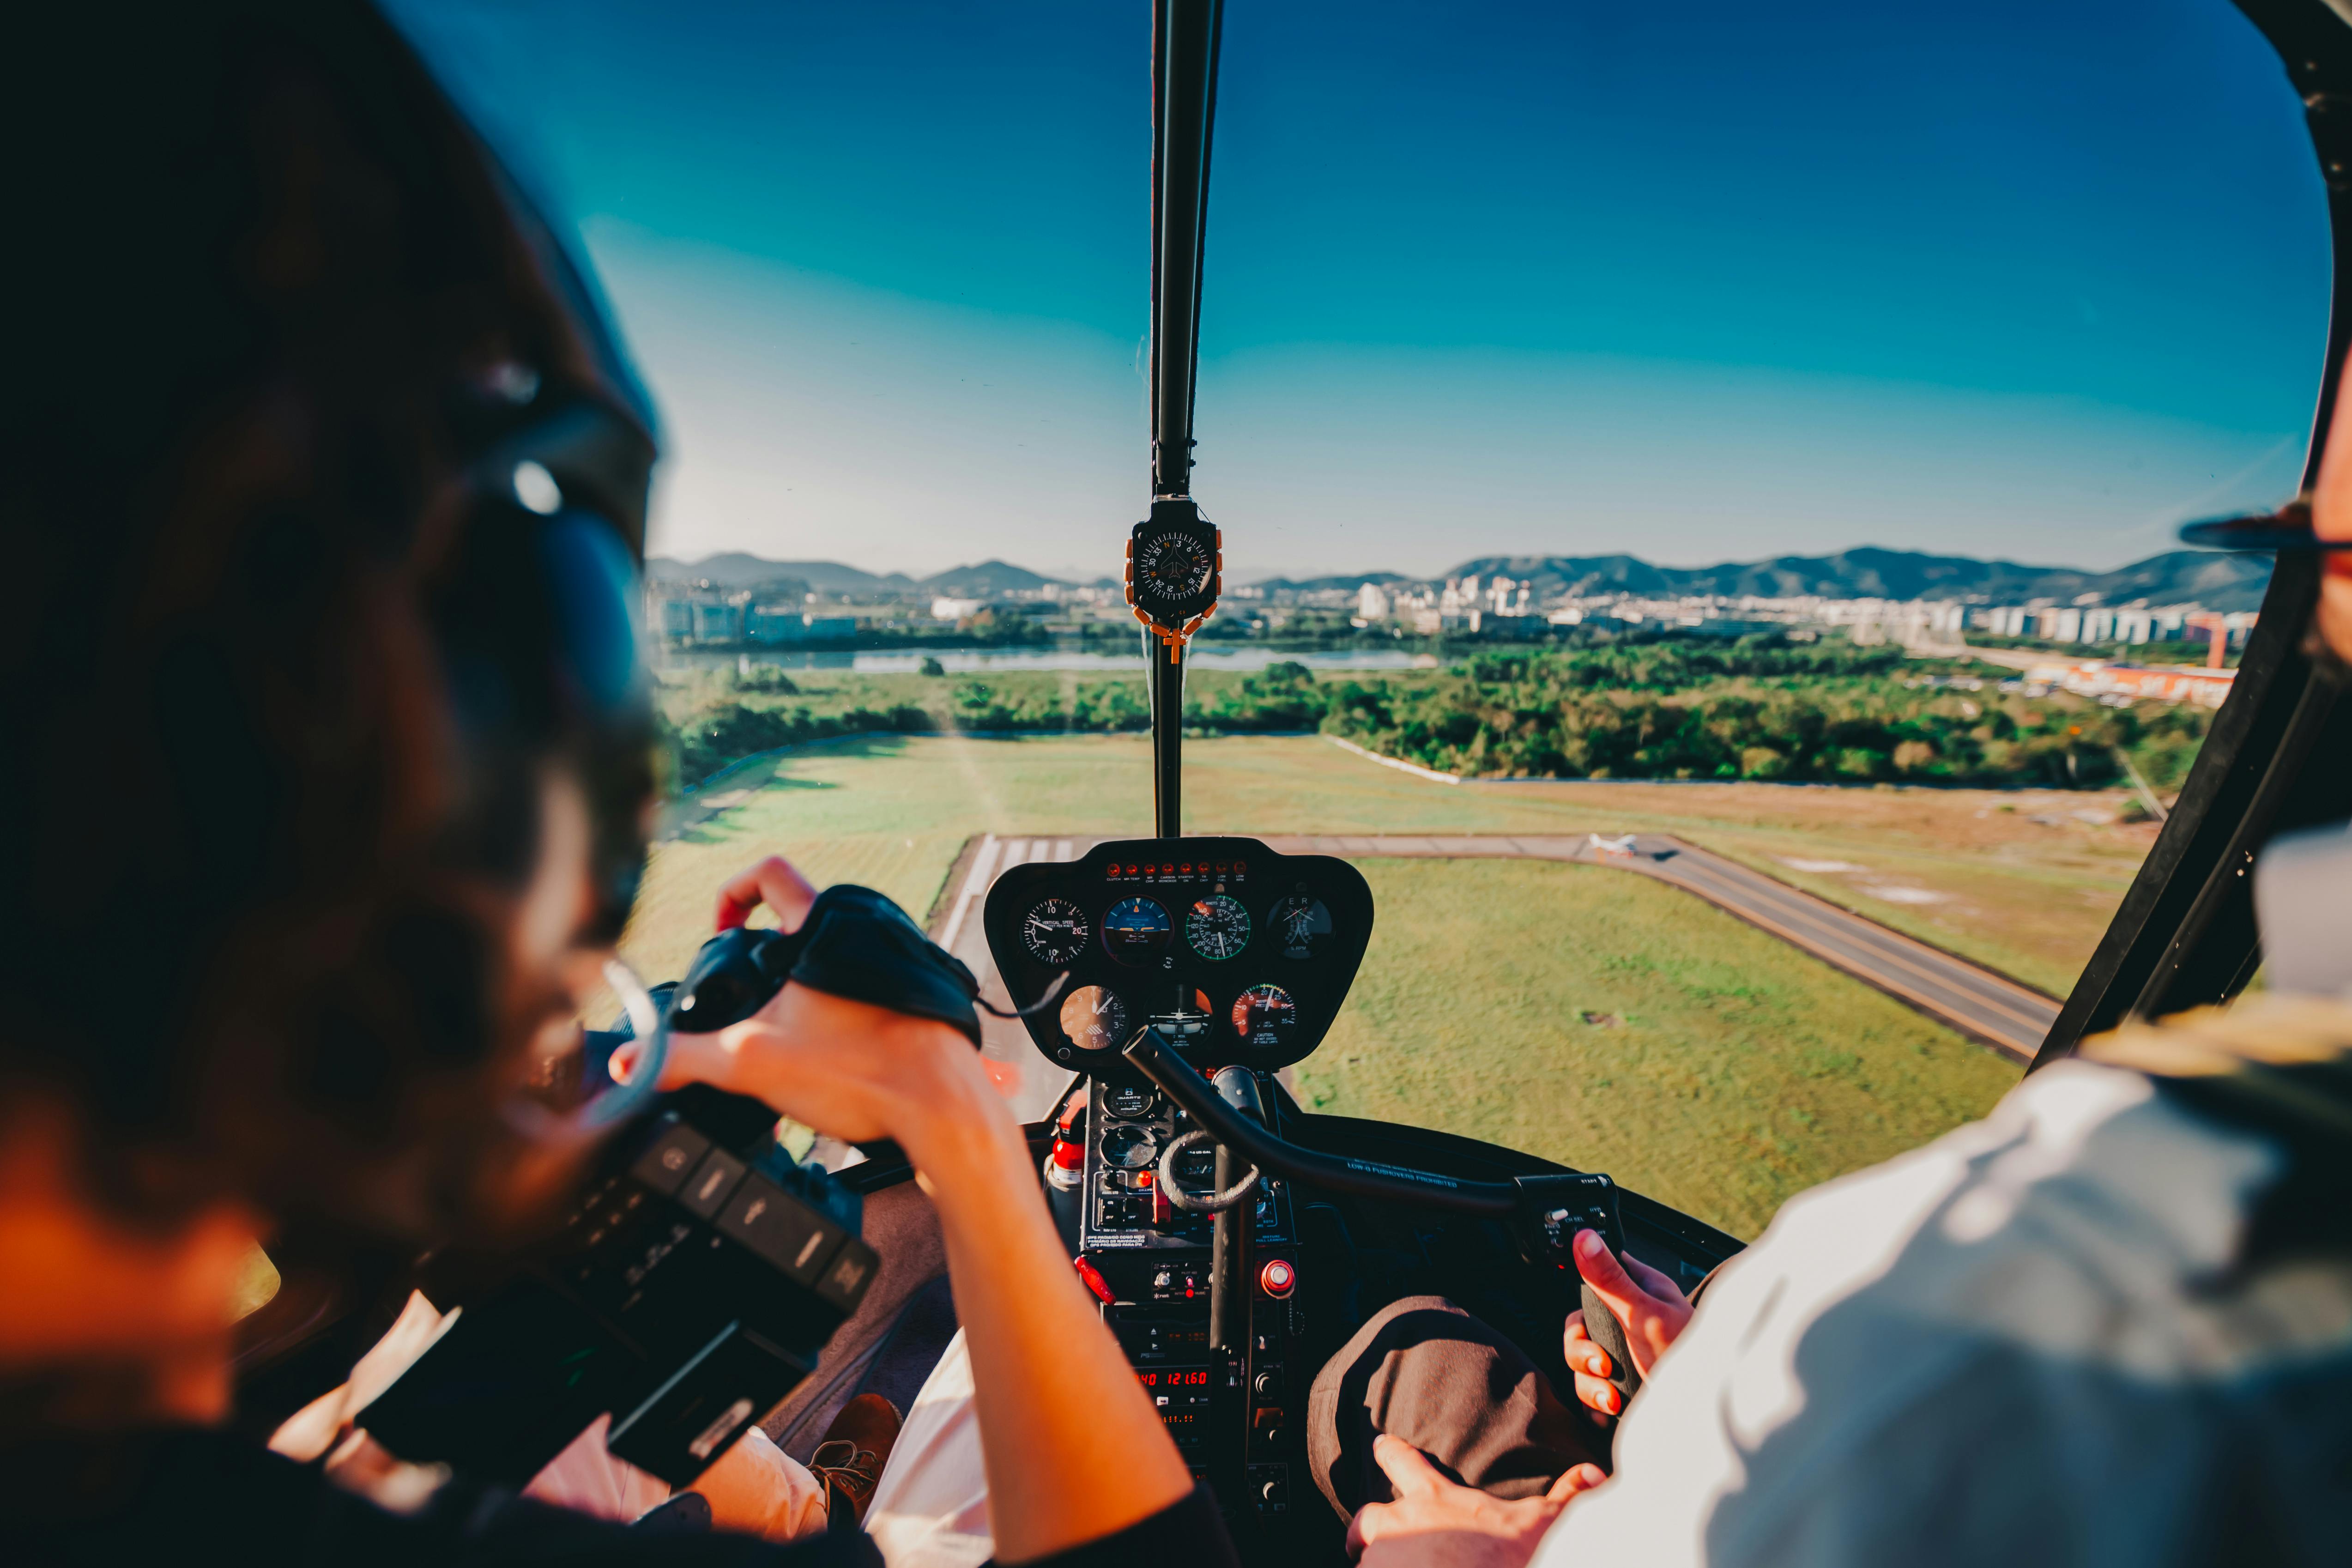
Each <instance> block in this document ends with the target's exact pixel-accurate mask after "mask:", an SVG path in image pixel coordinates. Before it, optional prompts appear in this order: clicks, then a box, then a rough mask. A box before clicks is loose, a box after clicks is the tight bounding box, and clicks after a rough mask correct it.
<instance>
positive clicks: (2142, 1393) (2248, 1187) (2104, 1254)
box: [1535, 1062, 2352, 1568]
mask: <svg viewBox="0 0 2352 1568" xmlns="http://www.w3.org/2000/svg"><path fill="white" fill-rule="evenodd" d="M2276 1168H2277V1156H2276V1155H2275V1154H2274V1153H2273V1151H2272V1150H2271V1149H2270V1148H2269V1147H2268V1146H2267V1145H2265V1144H2264V1143H2263V1142H2259V1141H2257V1140H2255V1139H2253V1138H2251V1137H2246V1136H2241V1135H2236V1134H2232V1133H2230V1132H2227V1131H2222V1130H2220V1129H2218V1128H2216V1127H2213V1126H2211V1125H2210V1124H2208V1123H2206V1122H2203V1121H2199V1120H2197V1119H2194V1118H2192V1117H2190V1116H2189V1115H2188V1114H2186V1113H2185V1112H2183V1111H2181V1110H2179V1109H2177V1108H2176V1107H2174V1106H2173V1105H2171V1104H2169V1103H2168V1102H2167V1101H2165V1100H2162V1099H2160V1098H2159V1097H2158V1095H2157V1093H2156V1091H2155V1089H2154V1086H2153V1085H2152V1084H2151V1083H2150V1082H2149V1080H2147V1079H2145V1078H2143V1077H2141V1076H2140V1075H2138V1074H2137V1073H2131V1072H2125V1071H2119V1070H2116V1069H2115V1068H2103V1067H2098V1066H2095V1065H2092V1064H2090V1063H2086V1062H2068V1063H2062V1064H2059V1065H2057V1066H2054V1067H2052V1068H2048V1069H2046V1070H2044V1071H2042V1072H2041V1073H2038V1074H2036V1075H2034V1077H2033V1078H2032V1079H2028V1080H2027V1081H2026V1082H2025V1083H2024V1084H2021V1086H2020V1087H2019V1088H2018V1089H2015V1090H2013V1091H2012V1092H2011V1094H2010V1095H2009V1096H2008V1098H2007V1099H2005V1100H2003V1101H2002V1102H2001V1104H2000V1106H1999V1107H1997V1108H1996V1109H1995V1110H1994V1112H1993V1114H1992V1115H1991V1116H1990V1118H1988V1119H1987V1120H1986V1121H1982V1122H1979V1123H1976V1124H1974V1125H1971V1126H1969V1127H1964V1128H1961V1129H1959V1130H1958V1131H1955V1132H1952V1133H1950V1134H1948V1136H1946V1137H1944V1138H1942V1139H1940V1140H1938V1141H1937V1142H1935V1143H1933V1144H1930V1145H1929V1146H1927V1148H1925V1149H1921V1150H1918V1151H1916V1152H1913V1153H1911V1154H1907V1155H1905V1156H1903V1157H1902V1158H1900V1159H1896V1160H1894V1161H1890V1162H1889V1163H1885V1164H1884V1165H1880V1166H1877V1167H1875V1168H1874V1169H1872V1170H1868V1171H1864V1172H1861V1173H1856V1174H1854V1175H1853V1176H1849V1177H1846V1178H1843V1179H1842V1180H1839V1181H1836V1182H1832V1183H1830V1184H1826V1185H1824V1186H1822V1187H1819V1188H1816V1189H1814V1190H1813V1191H1811V1192H1809V1193H1806V1194H1801V1196H1799V1197H1797V1198H1795V1199H1793V1200H1792V1201H1790V1203H1789V1204H1788V1205H1786V1206H1785V1207H1784V1208H1782V1210H1781V1211H1780V1215H1779V1216H1778V1217H1776V1218H1775V1219H1774V1221H1773V1222H1772V1225H1771V1227H1770V1228H1769V1230H1767V1231H1766V1233H1765V1234H1764V1236H1763V1237H1761V1238H1759V1240H1758V1242H1757V1243H1756V1245H1755V1246H1754V1247H1750V1248H1749V1249H1748V1251H1747V1252H1745V1253H1743V1254H1741V1255H1740V1257H1739V1258H1737V1259H1736V1260H1734V1262H1733V1263H1732V1264H1730V1265H1729V1266H1728V1267H1727V1268H1725V1269H1724V1271H1723V1273H1722V1274H1721V1275H1720V1277H1718V1278H1717V1280H1716V1281H1715V1282H1714V1284H1712V1285H1711V1286H1709V1287H1708V1290H1707V1294H1706V1299H1705V1300H1704V1301H1703V1302H1702V1304H1701V1306H1700V1309H1699V1311H1698V1312H1697V1314H1696V1316H1695V1317H1694V1318H1693V1319H1692V1321H1691V1323H1690V1325H1689V1327H1688V1328H1687V1329H1686V1330H1685V1332H1684V1334H1683V1336H1682V1339H1681V1340H1680V1341H1679V1342H1677V1343H1676V1344H1675V1347H1674V1348H1673V1349H1672V1350H1671V1351H1670V1352H1668V1353H1667V1354H1666V1355H1665V1356H1664V1358H1662V1359H1661V1360H1660V1362H1659V1363H1658V1364H1657V1365H1656V1367H1654V1369H1653V1375H1652V1377H1651V1378H1650V1380H1649V1381H1648V1382H1647V1383H1646V1384H1644V1386H1643V1390H1642V1393H1641V1394H1640V1396H1639V1397H1638V1398H1637V1399H1636V1401H1635V1402H1634V1405H1633V1408H1632V1410H1631V1411H1630V1412H1629V1413H1628V1414H1627V1416H1626V1418H1625V1421H1624V1423H1623V1425H1622V1427H1621V1429H1620V1431H1619V1435H1618V1441H1617V1455H1616V1461H1617V1474H1616V1476H1615V1477H1614V1478H1613V1479H1612V1480H1611V1481H1610V1482H1609V1483H1608V1484H1607V1485H1605V1486H1603V1487H1601V1488H1600V1489H1596V1490H1595V1491H1593V1492H1591V1493H1588V1494H1586V1495H1585V1496H1584V1497H1582V1498H1580V1499H1579V1500H1577V1501H1576V1502H1574V1503H1572V1504H1570V1507H1569V1509H1568V1510H1567V1511H1566V1512H1565V1513H1563V1514H1562V1515H1561V1516H1560V1519H1559V1522H1558V1523H1557V1524H1555V1525H1554V1527H1553V1528H1552V1530H1551V1531H1550V1532H1549V1534H1548V1535H1547V1536H1546V1537H1545V1539H1544V1541H1543V1542H1542V1544H1541V1546H1540V1547H1539V1548H1538V1552H1537V1554H1536V1558H1535V1562H1536V1563H1537V1564H1538V1565H1539V1568H1633V1565H1636V1564H1639V1565H1641V1568H1666V1565H1672V1564H1685V1563H1686V1564H1700V1563H1705V1564H1708V1565H1710V1568H1748V1565H1750V1564H1765V1563H1773V1564H1779V1563H1790V1564H1796V1563H1803V1564H1809V1565H1825V1568H1837V1565H1840V1564H1855V1565H1857V1568H1858V1565H1860V1564H1863V1563H1871V1564H1880V1563H1906V1564H1936V1563H2000V1564H2001V1565H2002V1568H2017V1565H2019V1564H2024V1563H2042V1562H2070V1563H2080V1562H2086V1561H2100V1562H2115V1563H2165V1562H2177V1561H2195V1560H2197V1558H2196V1557H2195V1556H2194V1555H2193V1554H2192V1555H2190V1556H2188V1557H2183V1556H2181V1555H2179V1553H2180V1552H2183V1551H2185V1550H2189V1547H2190V1545H2193V1542H2194V1541H2195V1540H2196V1539H2197V1538H2198V1531H2197V1529H2195V1528H2192V1527H2193V1526H2194V1525H2195V1524H2196V1522H2197V1521H2198V1520H2199V1519H2200V1518H2202V1517H2205V1516H2206V1515H2207V1514H2210V1507H2211V1503H2212V1500H2211V1498H2210V1496H2208V1495H2205V1494H2206V1490H2207V1489H2202V1488H2200V1485H2199V1484H2198V1483H2197V1481H2196V1480H2195V1479H2194V1478H2195V1477H2197V1476H2198V1475H2200V1473H2203V1471H2204V1470H2205V1469H2208V1468H2210V1467H2209V1466H2206V1465H2205V1461H2206V1460H2207V1459H2208V1458H2210V1455H2211V1454H2212V1452H2213V1450H2214V1447H2215V1445H2216V1444H2217V1443H2220V1442H2221V1441H2223V1440H2224V1438H2223V1436H2222V1429H2223V1426H2225V1425H2227V1423H2225V1422H2223V1421H2221V1420H2220V1419H2218V1418H2217V1416H2216V1408H2215V1403H2214V1401H2215V1399H2216V1398H2226V1397H2227V1395H2226V1393H2225V1392H2224V1391H2225V1390H2226V1389H2227V1388H2228V1387H2229V1386H2230V1385H2231V1384H2233V1382H2234V1383H2236V1384H2245V1383H2246V1380H2247V1379H2249V1378H2250V1377H2252V1375H2253V1373H2255V1371H2256V1370H2257V1369H2258V1368H2259V1367H2260V1366H2262V1365H2263V1364H2270V1363H2275V1362H2276V1361H2277V1359H2278V1358H2279V1357H2281V1356H2293V1355H2304V1354H2307V1353H2308V1352H2311V1350H2312V1349H2313V1348H2314V1347H2316V1346H2323V1345H2333V1346H2335V1347H2336V1349H2337V1350H2338V1351H2342V1350H2343V1349H2344V1347H2346V1346H2347V1343H2352V1271H2347V1270H2344V1269H2336V1270H2334V1271H2332V1272H2331V1271H2325V1270H2323V1271H2321V1272H2320V1273H2319V1274H2318V1275H2306V1276H2298V1277H2296V1278H2294V1279H2287V1280H2284V1281H2283V1282H2276V1283H2274V1284H2273V1285H2270V1286H2265V1287H2264V1288H2263V1289H2262V1290H2260V1291H2256V1292H2254V1293H2253V1298H2248V1299H2234V1300H2216V1299H2214V1298H2213V1293H2212V1292H2210V1290H2206V1289H2202V1288H2201V1283H2200V1282H2204V1281H2210V1279H2212V1278H2214V1277H2215V1276H2216V1274H2217V1273H2218V1272H2219V1271H2220V1270H2221V1268H2223V1267H2224V1266H2225V1265H2226V1264H2227V1262H2228V1261H2229V1259H2230V1258H2231V1257H2232V1256H2233V1255H2234V1252H2235V1250H2236V1247H2237V1245H2238V1241H2239V1237H2240V1234H2241V1232H2242V1226H2243V1218H2242V1216H2243V1215H2244V1213H2245V1210H2246V1207H2247V1205H2248V1204H2249V1202H2250V1201H2251V1199H2252V1195H2253V1194H2255V1193H2257V1192H2258V1191H2259V1190H2260V1188H2261V1187H2262V1186H2263V1184H2265V1183H2266V1181H2267V1180H2268V1179H2269V1178H2270V1176H2271V1175H2272V1174H2273V1173H2274V1171H2275V1170H2276ZM2256 1298H2258V1299H2256ZM2200 1510H2203V1511H2202V1512H2200ZM2184 1543H2189V1544H2184Z"/></svg>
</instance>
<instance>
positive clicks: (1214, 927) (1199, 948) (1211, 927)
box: [1184, 893, 1250, 963]
mask: <svg viewBox="0 0 2352 1568" xmlns="http://www.w3.org/2000/svg"><path fill="white" fill-rule="evenodd" d="M1249 939H1250V918H1249V911H1248V910H1245V909H1244V908H1242V905H1241V900H1239V899H1235V898H1233V897H1231V896H1229V895H1227V894H1224V893H1211V894H1210V895H1209V896H1208V897H1206V898H1204V899H1201V900H1197V901H1196V902H1195V903H1194V904H1193V905H1192V909H1191V910H1187V911H1186V912H1185V915H1184V940H1185V942H1188V943H1190V944H1191V946H1192V951H1193V952H1197V953H1199V954H1200V955H1201V956H1202V958H1205V959H1208V960H1209V961H1210V962H1211V963H1219V962H1222V961H1223V960H1225V959H1228V958H1235V957H1239V956H1240V954H1241V951H1242V949H1244V948H1245V947H1247V946H1248V945H1249Z"/></svg>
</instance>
